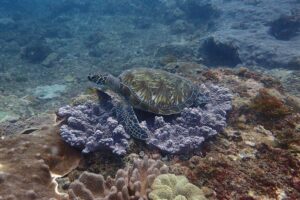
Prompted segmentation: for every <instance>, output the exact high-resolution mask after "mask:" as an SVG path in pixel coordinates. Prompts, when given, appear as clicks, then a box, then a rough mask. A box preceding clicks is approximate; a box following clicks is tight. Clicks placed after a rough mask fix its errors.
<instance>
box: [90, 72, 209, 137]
mask: <svg viewBox="0 0 300 200" xmlns="http://www.w3.org/2000/svg"><path fill="white" fill-rule="evenodd" d="M88 79H89V80H90V81H92V82H94V83H96V84H97V85H98V86H99V87H100V90H101V91H104V92H105V91H107V90H108V89H109V90H110V91H113V92H114V93H115V94H117V96H118V97H120V98H121V101H120V103H118V105H117V106H116V108H115V112H116V116H117V119H118V120H119V121H120V123H121V124H122V125H123V126H124V129H125V131H126V132H128V133H129V134H130V135H131V136H132V137H134V138H137V139H140V140H146V139H147V138H148V133H147V132H146V131H145V130H144V129H143V128H141V127H140V126H139V122H138V119H137V117H136V115H135V113H134V110H133V108H136V109H140V110H143V111H147V112H151V113H155V114H159V115H171V114H176V113H180V112H181V111H182V110H183V109H184V108H186V107H190V106H199V105H202V104H204V103H206V101H207V98H206V97H205V96H204V95H203V94H202V93H201V92H200V90H199V88H198V87H197V86H196V85H195V84H193V83H192V82H191V81H189V80H187V79H185V78H183V77H181V76H178V75H176V74H171V73H169V72H166V71H163V70H159V69H151V68H134V69H130V70H126V71H124V72H123V73H122V74H121V75H120V76H119V77H114V76H112V75H111V74H107V73H99V74H90V75H89V76H88Z"/></svg>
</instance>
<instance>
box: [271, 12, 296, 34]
mask: <svg viewBox="0 0 300 200" xmlns="http://www.w3.org/2000/svg"><path fill="white" fill-rule="evenodd" d="M270 26H271V27H270V30H269V33H270V34H271V35H272V36H274V37H275V38H276V39H278V40H290V39H291V38H293V37H295V36H297V35H298V34H299V31H300V14H295V15H291V16H281V17H280V18H278V19H276V20H275V21H273V22H272V23H271V24H270Z"/></svg>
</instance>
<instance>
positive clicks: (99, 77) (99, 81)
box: [96, 75, 107, 85]
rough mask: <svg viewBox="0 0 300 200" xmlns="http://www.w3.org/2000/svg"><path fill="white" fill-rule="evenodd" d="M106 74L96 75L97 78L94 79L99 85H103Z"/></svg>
mask: <svg viewBox="0 0 300 200" xmlns="http://www.w3.org/2000/svg"><path fill="white" fill-rule="evenodd" d="M106 79H107V76H106V75H100V76H98V80H97V81H96V83H97V84H99V85H104V84H105V83H106Z"/></svg>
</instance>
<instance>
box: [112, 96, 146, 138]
mask: <svg viewBox="0 0 300 200" xmlns="http://www.w3.org/2000/svg"><path fill="white" fill-rule="evenodd" d="M115 112H116V116H117V119H118V120H119V122H120V123H121V124H122V125H123V127H124V129H125V131H126V132H127V133H128V134H129V135H131V136H132V137H134V138H136V139H140V140H146V139H147V138H148V134H147V132H146V131H145V130H144V129H142V128H141V127H140V125H139V121H138V119H137V117H136V115H135V113H134V111H133V108H132V106H131V105H129V104H128V103H124V102H122V103H119V104H118V105H117V106H116V108H115Z"/></svg>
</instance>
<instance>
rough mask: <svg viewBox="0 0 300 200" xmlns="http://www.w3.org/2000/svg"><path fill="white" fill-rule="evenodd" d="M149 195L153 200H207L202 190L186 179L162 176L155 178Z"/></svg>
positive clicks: (168, 175)
mask: <svg viewBox="0 0 300 200" xmlns="http://www.w3.org/2000/svg"><path fill="white" fill-rule="evenodd" d="M151 188H152V192H150V194H149V198H150V199H151V200H205V199H206V197H205V196H204V194H203V192H202V190H200V189H199V188H198V187H196V186H195V185H193V184H191V183H189V181H188V180H187V178H186V177H184V176H176V175H174V174H162V175H159V176H158V177H156V178H155V180H154V182H153V184H152V186H151Z"/></svg>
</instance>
